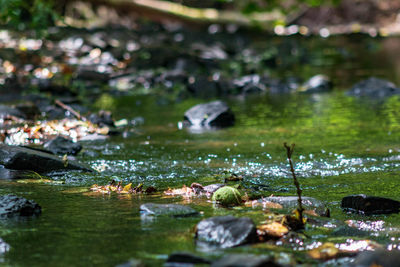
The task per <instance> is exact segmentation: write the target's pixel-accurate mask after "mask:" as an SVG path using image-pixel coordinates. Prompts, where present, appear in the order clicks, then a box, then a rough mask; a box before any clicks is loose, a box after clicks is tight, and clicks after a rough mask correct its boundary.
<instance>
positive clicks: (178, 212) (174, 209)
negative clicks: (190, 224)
mask: <svg viewBox="0 0 400 267" xmlns="http://www.w3.org/2000/svg"><path fill="white" fill-rule="evenodd" d="M140 212H141V213H142V214H144V215H152V216H172V217H187V216H195V215H198V214H199V212H198V211H196V210H194V209H192V208H191V207H189V206H184V205H179V204H155V203H146V204H142V205H140Z"/></svg>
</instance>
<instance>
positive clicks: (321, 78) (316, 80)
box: [300, 74, 332, 94]
mask: <svg viewBox="0 0 400 267" xmlns="http://www.w3.org/2000/svg"><path fill="white" fill-rule="evenodd" d="M331 89H332V82H331V80H330V79H329V77H328V76H325V75H322V74H319V75H315V76H313V77H311V78H310V79H308V81H306V82H305V83H304V84H303V85H302V86H301V87H300V92H302V93H308V94H314V93H322V92H328V91H330V90H331Z"/></svg>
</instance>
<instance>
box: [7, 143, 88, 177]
mask: <svg viewBox="0 0 400 267" xmlns="http://www.w3.org/2000/svg"><path fill="white" fill-rule="evenodd" d="M0 165H3V166H4V167H5V168H7V169H12V170H30V171H35V172H38V173H45V172H50V171H56V170H82V171H89V172H91V171H93V169H91V168H90V167H87V166H85V165H83V164H80V163H77V162H75V161H68V162H64V161H63V159H62V158H59V157H57V156H55V155H52V154H48V153H44V152H41V151H37V150H34V149H29V148H26V147H18V146H9V145H5V144H0Z"/></svg>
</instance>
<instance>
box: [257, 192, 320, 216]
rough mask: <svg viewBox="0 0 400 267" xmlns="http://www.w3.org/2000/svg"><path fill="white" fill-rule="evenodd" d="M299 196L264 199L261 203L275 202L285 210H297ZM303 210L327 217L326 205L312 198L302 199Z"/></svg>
mask: <svg viewBox="0 0 400 267" xmlns="http://www.w3.org/2000/svg"><path fill="white" fill-rule="evenodd" d="M297 199H298V198H297V196H282V197H264V198H262V199H260V200H259V202H273V203H278V204H280V205H282V207H283V208H284V209H295V208H297V205H298V202H297ZM301 200H302V204H303V208H304V209H306V210H313V211H315V212H316V213H317V214H318V215H320V216H325V215H326V211H327V207H326V206H325V204H324V203H323V202H322V201H320V200H318V199H315V198H312V197H302V198H301Z"/></svg>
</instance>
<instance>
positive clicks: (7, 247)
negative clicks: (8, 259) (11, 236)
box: [0, 238, 10, 255]
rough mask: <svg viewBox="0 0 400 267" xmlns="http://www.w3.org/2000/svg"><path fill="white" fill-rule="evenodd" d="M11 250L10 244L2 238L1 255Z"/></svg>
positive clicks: (0, 241) (0, 243) (0, 244)
mask: <svg viewBox="0 0 400 267" xmlns="http://www.w3.org/2000/svg"><path fill="white" fill-rule="evenodd" d="M9 250H10V245H9V244H7V243H6V242H4V240H3V239H2V238H0V255H1V254H4V253H6V252H7V251H9Z"/></svg>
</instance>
